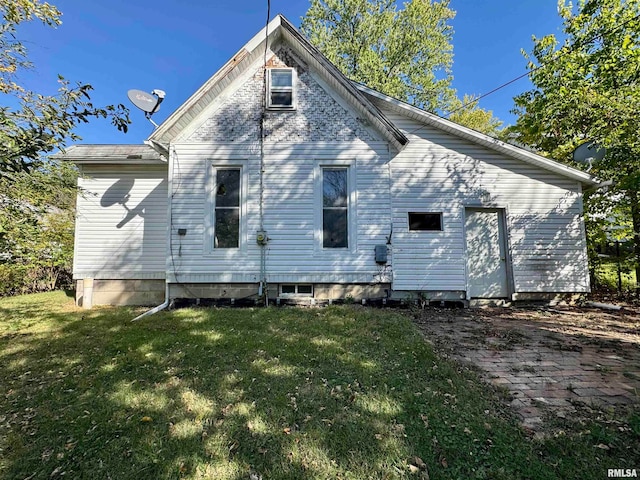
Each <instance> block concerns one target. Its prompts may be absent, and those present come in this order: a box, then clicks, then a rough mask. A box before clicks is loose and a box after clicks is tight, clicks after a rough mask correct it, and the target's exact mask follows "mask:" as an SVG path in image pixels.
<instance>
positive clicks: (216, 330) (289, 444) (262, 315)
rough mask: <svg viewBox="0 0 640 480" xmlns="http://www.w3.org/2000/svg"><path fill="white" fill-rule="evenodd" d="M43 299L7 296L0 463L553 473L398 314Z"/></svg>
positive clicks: (98, 470)
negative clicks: (144, 310)
mask: <svg viewBox="0 0 640 480" xmlns="http://www.w3.org/2000/svg"><path fill="white" fill-rule="evenodd" d="M33 298H34V299H36V300H33V301H31V302H23V303H12V304H11V306H10V307H7V305H6V304H5V302H3V303H0V314H2V315H3V317H4V318H5V319H8V322H9V323H8V325H9V327H8V330H9V331H7V332H6V333H3V334H2V336H0V362H2V365H3V369H2V377H3V378H2V379H1V380H2V387H1V388H2V390H1V394H0V406H1V409H0V410H1V411H2V412H3V413H2V415H1V416H0V434H1V435H0V448H1V449H2V456H1V458H3V460H0V477H4V478H30V479H32V478H33V479H35V478H58V477H62V476H65V477H66V478H114V479H115V478H117V479H127V478H136V479H142V478H145V479H146V478H149V479H158V478H216V479H233V480H235V479H247V478H249V475H250V472H256V473H257V474H259V475H262V476H263V478H265V479H267V478H268V479H274V478H278V479H307V478H308V479H311V478H401V477H404V476H405V475H409V473H410V471H409V468H410V467H409V463H410V462H411V459H413V458H414V457H416V456H417V457H419V458H420V459H422V460H424V462H425V463H426V464H427V466H428V469H429V473H430V477H431V478H433V479H438V478H455V477H466V476H470V477H474V478H484V477H488V478H523V477H525V476H527V477H530V478H553V477H554V476H555V474H554V469H553V467H551V466H547V465H545V464H544V463H543V462H542V461H540V459H539V458H538V454H537V452H536V451H535V448H534V446H533V445H532V444H531V442H530V441H529V440H528V439H527V438H526V437H525V436H524V435H523V433H522V432H521V431H520V430H519V429H518V428H517V427H516V426H515V423H514V422H512V421H510V420H509V419H505V418H503V416H502V414H501V412H500V407H499V406H498V404H497V403H496V402H494V401H493V400H492V397H491V396H490V394H488V393H487V392H486V390H485V389H483V388H482V387H481V386H480V385H479V383H478V382H477V379H476V378H475V377H473V376H472V375H471V374H468V373H465V372H461V371H456V367H455V366H454V365H453V364H450V363H447V362H443V361H441V360H438V359H437V358H436V357H435V356H434V355H433V353H432V351H431V349H430V348H429V347H428V346H427V345H425V344H424V342H423V340H422V338H421V337H420V335H419V334H418V333H417V331H416V330H415V329H414V328H413V327H412V326H411V325H410V323H409V322H408V320H407V319H406V318H404V317H402V316H400V315H397V314H394V313H390V312H387V311H380V310H369V309H364V308H358V307H331V308H326V309H321V310H319V309H289V308H282V309H273V308H269V309H228V310H227V309H211V310H204V309H202V310H198V309H188V310H180V311H175V312H163V313H160V314H158V315H156V316H152V317H149V318H146V319H144V321H141V322H138V323H131V322H130V321H129V320H130V319H131V318H132V317H133V316H135V315H134V313H135V311H133V310H132V309H115V308H110V309H100V310H93V311H79V310H75V311H74V310H73V309H72V308H69V307H68V306H67V307H65V308H56V306H55V305H54V306H49V305H47V303H48V302H49V301H52V300H45V301H44V305H43V303H38V302H37V299H38V298H42V297H37V296H36V297H33ZM44 298H45V299H49V297H44ZM65 301H66V300H65ZM47 307H49V308H47ZM11 322H13V323H14V326H13V327H11V326H10V325H11ZM11 329H13V331H11ZM0 331H2V332H5V331H6V329H5V330H0ZM414 463H415V461H414ZM425 478H426V477H425Z"/></svg>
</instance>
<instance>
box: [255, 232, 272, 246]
mask: <svg viewBox="0 0 640 480" xmlns="http://www.w3.org/2000/svg"><path fill="white" fill-rule="evenodd" d="M268 240H269V239H268V238H267V232H265V231H264V230H258V231H257V232H256V243H257V244H258V245H266V244H267V241H268Z"/></svg>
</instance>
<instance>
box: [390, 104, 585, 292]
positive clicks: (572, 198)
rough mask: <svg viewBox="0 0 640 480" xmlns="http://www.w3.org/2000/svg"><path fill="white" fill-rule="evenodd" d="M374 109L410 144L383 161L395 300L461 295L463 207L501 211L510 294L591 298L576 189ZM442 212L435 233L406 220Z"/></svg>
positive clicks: (540, 171) (536, 170)
mask: <svg viewBox="0 0 640 480" xmlns="http://www.w3.org/2000/svg"><path fill="white" fill-rule="evenodd" d="M378 106H379V107H380V108H381V109H383V111H384V113H385V114H386V115H387V116H388V117H389V118H390V120H391V121H392V122H394V123H395V124H396V125H397V126H399V127H400V128H401V130H403V132H404V133H405V134H406V135H407V136H408V137H409V138H410V142H409V144H408V145H407V147H406V148H405V149H404V150H403V151H402V152H400V153H399V154H397V155H395V157H393V158H392V160H391V177H392V179H393V181H392V193H391V195H392V199H393V223H394V228H393V232H394V234H393V252H394V265H393V273H394V282H393V287H394V289H395V290H466V267H465V243H464V230H463V228H464V207H465V206H469V207H481V206H485V207H496V208H503V209H505V212H506V217H507V233H508V248H509V253H510V258H511V261H512V265H511V272H512V275H511V276H512V286H513V289H514V291H515V292H583V291H588V289H589V279H588V269H587V257H586V247H585V245H586V243H585V237H584V230H583V228H584V227H583V223H582V219H581V214H582V196H581V186H580V184H579V183H578V182H576V181H573V180H570V179H567V178H565V177H562V176H560V175H558V174H555V173H552V172H549V171H547V170H543V169H541V168H538V167H535V166H533V165H529V164H526V163H524V162H522V161H519V160H515V159H512V158H509V157H506V156H504V155H501V154H499V153H496V152H494V151H492V150H489V149H486V148H483V147H479V146H477V145H474V144H472V143H470V142H467V141H464V140H460V139H459V138H457V137H454V136H453V135H450V134H447V133H444V132H442V131H439V130H436V129H435V128H432V127H428V126H424V125H423V124H421V123H419V122H417V121H414V120H412V119H409V118H408V117H405V116H403V115H400V114H398V113H397V112H395V111H393V112H392V111H391V110H390V109H389V108H388V107H386V105H385V104H384V103H383V102H379V103H378ZM410 211H418V212H421V211H422V212H442V213H443V227H444V228H443V231H442V232H410V231H409V230H408V218H407V213H408V212H410Z"/></svg>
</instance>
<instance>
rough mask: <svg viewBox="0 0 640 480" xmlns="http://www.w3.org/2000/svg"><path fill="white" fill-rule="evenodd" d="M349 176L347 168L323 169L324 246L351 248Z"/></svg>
mask: <svg viewBox="0 0 640 480" xmlns="http://www.w3.org/2000/svg"><path fill="white" fill-rule="evenodd" d="M348 182H349V176H348V171H347V169H346V168H323V169H322V246H323V247H324V248H347V247H348V246H349V227H348V224H349V221H348V219H349V183H348Z"/></svg>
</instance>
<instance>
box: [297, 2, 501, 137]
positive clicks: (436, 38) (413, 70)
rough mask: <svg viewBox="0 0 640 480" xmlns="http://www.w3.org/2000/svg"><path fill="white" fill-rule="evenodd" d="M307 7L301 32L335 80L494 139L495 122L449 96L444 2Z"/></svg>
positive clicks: (449, 29) (447, 13)
mask: <svg viewBox="0 0 640 480" xmlns="http://www.w3.org/2000/svg"><path fill="white" fill-rule="evenodd" d="M403 7H404V8H400V9H398V7H397V2H396V1H395V0H311V7H310V8H309V10H308V11H307V13H306V14H305V16H304V17H303V19H302V25H301V30H302V32H303V33H304V34H305V35H306V36H307V37H308V38H309V40H310V41H311V43H313V44H314V45H315V46H316V47H317V48H318V49H319V50H320V51H321V52H322V53H323V54H324V55H325V56H326V57H327V58H328V59H329V60H330V61H331V62H332V63H333V64H335V65H336V66H337V67H338V68H339V69H340V71H342V73H344V74H345V75H346V76H347V77H348V78H350V79H351V80H355V81H356V82H360V83H363V84H365V85H367V86H369V87H371V88H373V89H375V90H378V91H379V92H382V93H384V94H386V95H389V96H391V97H394V98H397V99H399V100H402V101H404V102H407V103H409V104H411V105H414V106H416V107H419V108H422V109H424V110H427V111H429V112H432V113H438V112H445V111H450V112H454V111H455V112H454V114H453V115H452V116H451V119H452V120H453V121H456V122H458V123H462V124H463V125H466V126H468V127H470V128H474V129H476V130H479V131H482V132H484V133H490V134H494V133H496V131H497V128H498V127H499V126H500V124H501V123H502V122H500V121H499V120H498V119H496V118H495V117H493V115H492V114H491V112H487V111H485V110H482V109H480V108H478V106H477V102H473V98H471V97H468V96H466V95H465V97H464V100H462V101H461V100H459V99H458V98H456V91H455V90H454V89H453V88H451V80H452V78H453V77H452V74H451V65H452V62H453V53H452V52H453V47H452V46H451V40H452V36H453V29H452V27H451V25H449V23H448V22H449V21H450V20H451V19H453V17H454V16H455V12H454V11H453V10H451V9H450V8H449V0H441V1H439V2H434V1H432V0H410V1H408V2H406V3H404V4H403Z"/></svg>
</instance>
